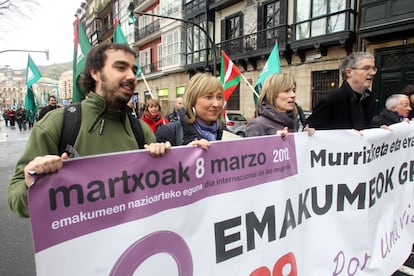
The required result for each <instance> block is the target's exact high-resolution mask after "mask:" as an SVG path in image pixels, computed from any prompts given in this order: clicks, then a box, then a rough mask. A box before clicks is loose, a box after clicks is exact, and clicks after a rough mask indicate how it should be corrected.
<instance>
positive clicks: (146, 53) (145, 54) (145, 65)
mask: <svg viewBox="0 0 414 276" xmlns="http://www.w3.org/2000/svg"><path fill="white" fill-rule="evenodd" d="M139 63H140V65H141V68H142V71H143V72H144V73H151V72H152V70H151V67H152V65H151V48H146V49H143V50H142V51H140V53H139Z"/></svg>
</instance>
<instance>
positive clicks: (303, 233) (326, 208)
mask: <svg viewBox="0 0 414 276" xmlns="http://www.w3.org/2000/svg"><path fill="white" fill-rule="evenodd" d="M413 126H414V124H413V123H410V124H407V123H400V124H396V125H393V126H392V128H393V129H394V130H393V131H388V130H383V129H369V130H364V131H363V136H360V135H358V134H356V133H355V132H353V131H351V130H336V131H317V132H316V133H315V134H314V135H313V136H308V135H307V134H306V133H295V134H292V135H289V137H288V138H287V139H286V140H282V139H281V137H279V136H266V137H257V138H245V139H242V140H234V141H221V142H215V143H213V144H212V145H211V147H210V149H209V150H207V151H204V150H202V149H200V148H193V147H177V148H173V149H172V150H171V151H170V152H169V153H167V154H166V155H165V156H163V157H161V158H159V157H158V158H153V157H150V156H149V154H148V152H146V151H133V152H127V153H121V154H114V155H100V156H94V157H88V158H80V159H76V160H70V161H68V162H65V164H64V166H63V168H62V169H61V170H60V171H59V172H58V173H56V174H52V175H48V176H46V177H42V178H39V179H37V181H36V184H35V185H34V186H33V188H31V189H30V191H29V203H30V212H31V221H32V229H33V238H34V244H35V252H36V267H37V275H179V276H182V275H197V276H198V275H252V276H268V275H273V276H276V275H290V276H294V275H316V276H320V275H375V276H378V275H387V276H388V275H391V274H392V273H393V272H394V271H396V270H397V269H398V268H399V267H400V266H401V264H402V263H403V262H404V261H405V259H406V258H407V257H408V256H409V253H410V250H411V247H412V244H413V241H414V231H413V230H414V227H413V225H414V210H413V203H414V190H413V183H414V154H413V153H414V127H413Z"/></svg>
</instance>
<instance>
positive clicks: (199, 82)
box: [156, 73, 224, 149]
mask: <svg viewBox="0 0 414 276" xmlns="http://www.w3.org/2000/svg"><path fill="white" fill-rule="evenodd" d="M183 100H184V101H183V104H184V108H183V109H182V110H181V111H180V112H179V114H178V115H179V118H180V120H179V121H178V124H177V123H174V122H173V123H169V124H167V125H164V126H162V127H160V128H159V130H158V131H157V133H156V137H157V142H166V141H170V142H171V144H172V145H173V146H178V145H190V146H200V147H201V148H203V149H208V147H209V146H210V142H211V141H216V140H221V138H222V136H223V125H222V123H221V121H222V118H221V117H222V114H223V103H224V88H223V85H222V84H221V82H220V80H219V79H218V78H216V77H214V76H213V75H211V74H210V73H197V74H195V75H194V76H193V77H192V78H191V79H190V82H189V84H188V87H187V91H186V93H185V94H184V99H183ZM179 131H181V132H182V141H177V137H178V136H179V135H177V133H178V132H179Z"/></svg>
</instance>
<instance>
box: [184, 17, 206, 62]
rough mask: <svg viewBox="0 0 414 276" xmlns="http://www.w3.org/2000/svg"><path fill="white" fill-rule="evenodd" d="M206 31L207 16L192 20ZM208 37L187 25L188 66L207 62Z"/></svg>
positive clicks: (192, 26) (194, 27) (196, 28)
mask: <svg viewBox="0 0 414 276" xmlns="http://www.w3.org/2000/svg"><path fill="white" fill-rule="evenodd" d="M191 21H193V22H195V23H196V24H198V25H199V26H200V27H201V28H203V29H204V30H205V28H206V21H205V15H204V14H202V15H200V16H198V17H195V18H193V19H191ZM206 41H207V38H206V35H205V34H204V32H202V31H200V29H199V28H198V27H196V26H194V25H187V64H193V63H199V62H203V61H206V46H207V45H206Z"/></svg>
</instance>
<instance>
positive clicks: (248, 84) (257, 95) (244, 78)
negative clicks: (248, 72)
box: [240, 73, 259, 98]
mask: <svg viewBox="0 0 414 276" xmlns="http://www.w3.org/2000/svg"><path fill="white" fill-rule="evenodd" d="M240 76H241V77H242V78H243V80H244V81H245V82H246V83H247V86H249V87H250V89H251V90H252V91H253V93H254V94H255V95H256V97H257V98H259V94H257V92H256V90H254V88H253V86H252V85H251V84H250V82H249V81H248V80H247V79H246V77H245V76H244V75H243V74H242V73H240Z"/></svg>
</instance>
